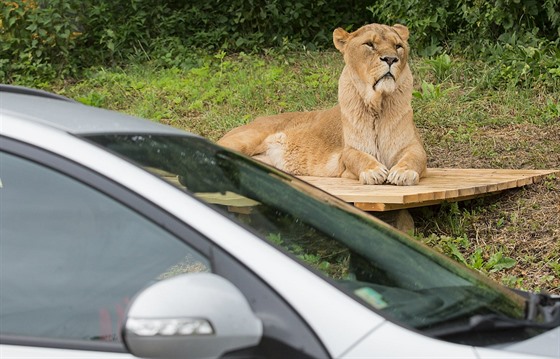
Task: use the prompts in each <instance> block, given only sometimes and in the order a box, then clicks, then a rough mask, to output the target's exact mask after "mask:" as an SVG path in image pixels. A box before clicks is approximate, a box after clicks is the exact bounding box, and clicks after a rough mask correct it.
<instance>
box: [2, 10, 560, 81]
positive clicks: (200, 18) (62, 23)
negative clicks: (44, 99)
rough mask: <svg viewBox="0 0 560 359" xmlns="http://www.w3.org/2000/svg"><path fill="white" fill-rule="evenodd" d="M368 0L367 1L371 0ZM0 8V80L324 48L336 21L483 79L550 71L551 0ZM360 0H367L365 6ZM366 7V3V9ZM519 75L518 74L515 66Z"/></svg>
mask: <svg viewBox="0 0 560 359" xmlns="http://www.w3.org/2000/svg"><path fill="white" fill-rule="evenodd" d="M371 1H374V4H373V5H371ZM3 4H4V6H3V8H2V14H1V17H0V34H1V35H2V42H1V43H0V50H1V53H0V76H2V77H3V78H4V82H18V83H26V82H37V81H49V80H51V79H53V78H55V77H67V76H73V75H76V74H79V73H80V71H81V70H82V69H83V68H87V67H90V66H93V65H112V64H123V63H130V62H138V61H145V60H149V61H156V62H157V63H158V64H160V65H163V66H178V67H188V66H192V65H193V64H195V63H196V61H194V60H193V57H194V56H193V55H192V54H193V53H196V51H197V50H193V49H203V50H205V51H208V50H210V51H211V52H218V51H222V50H225V51H229V52H239V51H245V52H253V51H263V50H265V49H266V48H270V47H276V48H278V47H281V48H288V49H293V48H300V49H301V48H305V49H311V50H313V49H323V48H332V38H331V36H332V35H331V34H332V31H333V30H334V29H335V28H336V27H339V26H341V27H344V28H346V29H347V30H351V29H355V28H357V27H359V26H361V25H363V24H365V23H369V22H381V23H388V24H394V23H403V24H406V25H407V26H408V27H409V28H410V30H411V35H412V37H411V40H410V42H411V45H412V48H413V49H414V50H415V51H416V52H417V53H418V54H420V55H424V56H433V55H436V54H439V53H445V52H447V53H455V54H461V55H464V56H468V57H471V58H477V57H479V58H480V57H482V58H484V59H485V60H486V61H489V62H491V63H494V64H496V65H498V66H496V71H495V76H494V78H493V79H491V81H490V83H496V84H499V83H500V82H505V83H508V84H529V85H530V84H531V81H534V80H537V81H540V80H545V81H549V80H548V79H547V76H548V77H549V78H550V79H552V80H553V81H556V82H558V81H559V80H560V66H559V65H558V63H559V59H560V54H559V51H558V47H559V46H560V40H558V39H559V37H560V0H544V1H543V3H542V4H539V3H538V2H537V1H535V0H490V1H484V0H441V1H440V2H437V3H435V2H432V1H431V0H402V1H393V0H370V1H367V0H350V1H348V2H334V3H333V2H330V1H327V0H318V1H317V0H297V1H295V2H294V1H288V0H229V1H228V2H221V1H218V0H191V1H181V0H164V1H159V2H155V3H154V2H153V1H151V0H113V1H106V0H81V1H80V0H9V1H6V0H4V1H3ZM368 6H369V7H368ZM366 9H369V10H370V11H369V12H368V11H366ZM520 73H521V75H518V74H520Z"/></svg>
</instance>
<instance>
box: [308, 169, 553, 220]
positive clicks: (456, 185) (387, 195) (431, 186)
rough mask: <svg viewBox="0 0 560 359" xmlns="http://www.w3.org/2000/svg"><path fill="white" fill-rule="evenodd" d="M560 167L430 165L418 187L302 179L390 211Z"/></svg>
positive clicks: (475, 193) (521, 182) (493, 189)
mask: <svg viewBox="0 0 560 359" xmlns="http://www.w3.org/2000/svg"><path fill="white" fill-rule="evenodd" d="M551 174H556V175H560V170H528V169H472V168H469V169H463V168H429V169H428V170H427V172H426V175H425V176H424V177H422V179H421V180H420V183H419V184H418V185H416V186H393V185H362V184H360V183H359V182H358V181H357V180H352V179H348V178H336V177H310V176H301V177H300V178H301V179H302V180H304V181H306V182H309V183H311V184H312V185H314V186H316V187H319V188H321V189H322V190H324V191H326V192H328V193H330V194H332V195H334V196H336V197H339V198H341V199H342V200H344V201H346V202H351V203H354V204H355V205H356V207H359V208H361V209H363V210H367V211H389V210H395V209H404V208H411V207H419V206H424V205H432V204H438V203H441V202H443V201H461V200H466V199H473V198H477V197H480V196H485V195H488V194H493V193H498V192H501V191H504V190H507V189H511V188H516V187H522V186H525V185H528V184H532V183H535V182H538V181H540V180H542V178H544V177H545V176H548V175H551Z"/></svg>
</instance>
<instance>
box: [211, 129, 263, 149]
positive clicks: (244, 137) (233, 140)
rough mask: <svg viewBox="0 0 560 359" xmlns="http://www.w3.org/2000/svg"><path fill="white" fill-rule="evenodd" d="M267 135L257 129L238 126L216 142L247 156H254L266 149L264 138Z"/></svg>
mask: <svg viewBox="0 0 560 359" xmlns="http://www.w3.org/2000/svg"><path fill="white" fill-rule="evenodd" d="M269 135H270V133H268V132H263V131H260V130H259V129H251V128H244V127H239V128H236V129H234V130H233V131H230V132H228V133H227V134H226V135H225V136H224V137H222V138H221V139H219V140H218V144H219V145H220V146H224V147H227V148H230V149H232V150H236V151H239V152H241V153H243V154H246V155H248V156H256V155H259V154H260V153H262V152H263V151H266V147H265V146H264V140H265V139H266V138H267V137H268V136H269Z"/></svg>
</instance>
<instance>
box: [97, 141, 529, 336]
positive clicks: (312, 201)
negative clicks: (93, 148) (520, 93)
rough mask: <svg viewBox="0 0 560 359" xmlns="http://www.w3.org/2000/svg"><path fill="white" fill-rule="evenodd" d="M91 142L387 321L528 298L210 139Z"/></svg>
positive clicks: (517, 305)
mask: <svg viewBox="0 0 560 359" xmlns="http://www.w3.org/2000/svg"><path fill="white" fill-rule="evenodd" d="M87 137H88V138H89V139H90V140H91V141H93V142H95V143H97V144H98V145H101V146H102V147H105V148H106V149H109V150H111V151H112V152H116V153H117V154H119V155H121V156H123V157H125V158H126V159H128V160H130V161H133V162H135V163H136V164H138V165H140V166H142V167H143V168H145V169H147V170H148V171H150V172H152V173H154V174H156V175H158V176H160V177H162V178H163V179H165V180H167V181H168V182H170V183H172V184H173V185H175V186H177V187H179V188H181V189H182V190H185V191H187V192H189V193H192V194H193V195H194V196H196V197H198V198H199V199H201V200H202V201H205V202H207V203H208V204H210V205H212V206H213V207H215V208H216V210H218V211H220V212H222V213H223V214H224V215H225V216H227V217H229V218H231V219H232V220H234V221H236V222H238V223H239V224H241V225H243V226H245V227H248V228H249V229H250V230H251V231H253V232H254V233H256V234H257V235H259V236H260V237H261V238H263V239H264V240H267V241H269V242H270V243H271V244H272V245H274V246H277V247H279V248H281V249H282V250H284V251H287V252H289V253H291V255H292V256H293V257H295V258H297V259H298V260H301V261H302V262H304V263H305V264H306V265H308V266H310V267H312V268H313V269H314V270H315V271H316V272H319V273H322V275H324V276H326V277H327V278H328V280H329V281H331V282H332V283H334V284H335V285H336V286H338V287H339V288H340V289H341V290H343V291H345V292H347V293H348V294H349V295H351V296H353V297H354V298H355V299H356V300H358V301H360V302H361V303H363V304H364V305H366V306H368V307H370V308H371V309H372V310H374V311H376V312H378V313H380V314H382V315H384V316H385V317H387V318H389V319H391V320H394V321H397V322H400V323H403V324H405V325H407V326H410V327H414V328H416V329H418V330H430V329H433V328H435V327H441V326H442V325H450V324H452V323H461V322H465V321H468V318H471V317H472V316H473V315H486V314H496V315H500V316H507V317H512V318H518V319H522V318H524V315H525V300H524V298H523V297H521V296H519V295H518V294H516V293H514V292H513V291H510V290H508V289H506V288H503V287H501V286H498V285H495V284H494V283H493V282H491V281H489V280H488V279H486V278H485V277H482V276H480V275H478V274H476V273H474V272H473V271H471V270H469V269H467V268H465V267H463V266H462V265H459V264H457V263H455V262H454V261H452V260H450V259H448V258H447V257H445V256H443V255H441V254H439V253H436V252H435V251H433V250H431V249H429V248H428V247H426V246H424V245H423V244H421V243H419V242H418V241H415V240H414V239H412V238H410V237H408V236H406V235H404V234H402V233H400V232H398V231H396V230H394V229H392V228H391V227H389V226H388V225H385V224H384V223H382V222H381V221H379V220H377V219H375V218H374V217H372V216H370V215H368V214H366V213H364V212H361V211H359V210H357V209H355V208H354V207H352V206H350V205H348V204H346V203H343V202H341V201H339V200H338V199H335V198H334V197H332V196H330V195H327V194H326V193H324V192H322V191H320V190H318V189H316V188H314V187H312V186H309V185H307V184H306V183H304V182H302V181H300V180H299V179H297V178H294V177H292V176H289V175H286V174H285V173H283V172H281V171H278V170H276V169H274V168H271V167H269V166H266V165H263V164H261V163H259V162H256V161H254V160H251V159H249V158H247V157H245V156H242V155H239V154H237V153H235V152H232V151H229V150H227V149H224V148H221V147H219V146H217V145H215V144H213V143H211V142H209V141H207V140H205V139H202V138H198V137H191V136H168V135H145V134H141V135H121V134H119V135H95V136H87Z"/></svg>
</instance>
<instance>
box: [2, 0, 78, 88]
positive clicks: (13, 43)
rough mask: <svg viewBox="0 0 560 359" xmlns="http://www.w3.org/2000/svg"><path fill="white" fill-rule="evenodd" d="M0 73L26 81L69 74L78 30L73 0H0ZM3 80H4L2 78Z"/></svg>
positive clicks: (13, 78) (17, 80)
mask: <svg viewBox="0 0 560 359" xmlns="http://www.w3.org/2000/svg"><path fill="white" fill-rule="evenodd" d="M2 4H3V5H2V9H1V10H2V13H1V15H0V34H1V35H2V41H0V65H1V67H0V76H2V78H4V79H5V78H8V79H11V80H12V81H13V82H18V83H24V84H25V83H29V82H32V81H33V79H34V78H36V77H38V78H41V79H42V80H43V81H44V80H49V79H52V78H53V77H55V76H56V75H62V76H64V75H69V74H71V70H72V56H73V54H74V51H75V49H76V44H77V38H78V37H79V36H80V33H79V32H78V23H77V11H76V6H75V5H76V4H77V2H76V1H66V0H49V1H48V3H47V2H45V1H42V2H41V1H35V0H13V1H2ZM3 82H5V81H3Z"/></svg>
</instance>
